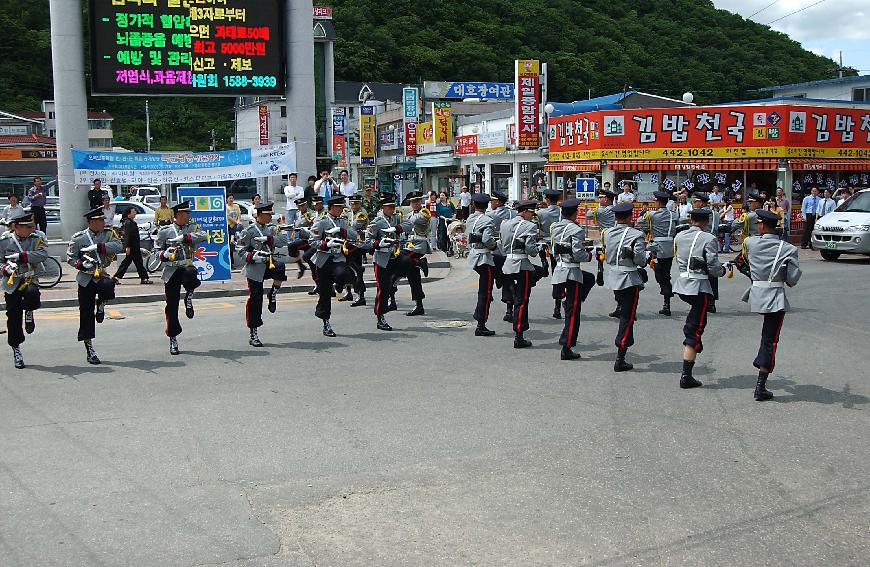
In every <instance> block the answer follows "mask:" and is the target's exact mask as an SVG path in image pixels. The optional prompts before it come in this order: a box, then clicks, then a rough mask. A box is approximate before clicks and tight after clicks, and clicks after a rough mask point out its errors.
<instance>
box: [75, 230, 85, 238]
mask: <svg viewBox="0 0 870 567" xmlns="http://www.w3.org/2000/svg"><path fill="white" fill-rule="evenodd" d="M87 230H88V229H85V230H80V231H78V232H77V233H75V234H73V235H72V237H73V238H78V237H79V236H84V235H85V232H87Z"/></svg>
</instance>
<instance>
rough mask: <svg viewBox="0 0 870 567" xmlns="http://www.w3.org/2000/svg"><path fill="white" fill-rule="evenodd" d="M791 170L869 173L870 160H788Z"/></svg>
mask: <svg viewBox="0 0 870 567" xmlns="http://www.w3.org/2000/svg"><path fill="white" fill-rule="evenodd" d="M788 165H789V166H790V167H791V168H792V169H801V170H815V171H870V159H790V160H788Z"/></svg>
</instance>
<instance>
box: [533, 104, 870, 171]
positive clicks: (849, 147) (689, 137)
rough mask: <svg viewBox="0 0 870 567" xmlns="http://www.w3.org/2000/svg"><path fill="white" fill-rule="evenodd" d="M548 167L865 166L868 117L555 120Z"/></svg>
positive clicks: (669, 112) (850, 112)
mask: <svg viewBox="0 0 870 567" xmlns="http://www.w3.org/2000/svg"><path fill="white" fill-rule="evenodd" d="M548 139H549V149H550V161H551V162H553V161H575V160H597V159H673V158H690V159H691V158H744V157H746V158H780V157H781V158H868V157H870V110H862V109H851V108H828V107H815V106H791V105H776V106H711V107H686V108H667V109H661V108H656V109H631V110H621V111H594V112H585V113H582V114H572V115H566V116H557V117H550V119H549V125H548Z"/></svg>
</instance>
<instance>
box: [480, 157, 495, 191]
mask: <svg viewBox="0 0 870 567" xmlns="http://www.w3.org/2000/svg"><path fill="white" fill-rule="evenodd" d="M483 190H484V191H485V192H486V193H489V194H490V195H492V192H493V190H495V185H494V184H493V182H492V163H490V162H488V161H487V162H486V163H484V164H483Z"/></svg>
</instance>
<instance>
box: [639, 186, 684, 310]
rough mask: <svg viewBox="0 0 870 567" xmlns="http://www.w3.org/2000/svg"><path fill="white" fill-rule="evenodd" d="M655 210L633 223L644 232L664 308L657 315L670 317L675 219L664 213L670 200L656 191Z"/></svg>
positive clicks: (669, 197)
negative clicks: (656, 204) (656, 203)
mask: <svg viewBox="0 0 870 567" xmlns="http://www.w3.org/2000/svg"><path fill="white" fill-rule="evenodd" d="M653 195H654V196H655V198H656V201H657V202H658V204H659V208H658V209H656V210H654V211H647V212H645V213H644V214H643V215H641V216H640V217H638V219H637V225H636V227H637V228H638V229H640V230H643V231H644V232H646V239H647V242H648V243H649V244H648V245H647V250H648V251H649V252H650V253H651V254H652V255H653V258H654V259H655V260H654V263H653V273H654V274H655V278H656V282H657V283H658V284H659V292H660V293H661V294H662V297H663V298H664V304H663V305H662V308H661V309H660V310H659V315H665V316H667V317H670V316H671V298H672V297H673V296H674V292H673V286H672V285H671V267H672V266H673V264H674V237H675V236H676V234H677V225H678V221H679V215H678V214H677V213H676V212H675V211H673V210H671V209H668V207H667V205H668V203H669V202H670V200H671V196H670V194H669V193H666V192H664V191H656V192H655V193H653Z"/></svg>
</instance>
